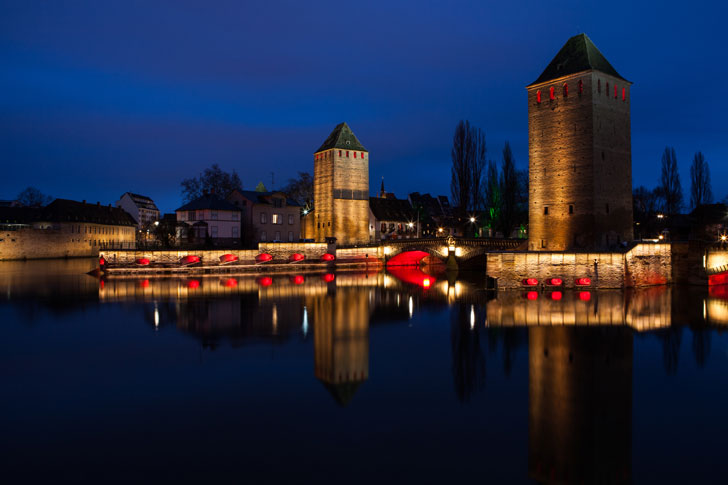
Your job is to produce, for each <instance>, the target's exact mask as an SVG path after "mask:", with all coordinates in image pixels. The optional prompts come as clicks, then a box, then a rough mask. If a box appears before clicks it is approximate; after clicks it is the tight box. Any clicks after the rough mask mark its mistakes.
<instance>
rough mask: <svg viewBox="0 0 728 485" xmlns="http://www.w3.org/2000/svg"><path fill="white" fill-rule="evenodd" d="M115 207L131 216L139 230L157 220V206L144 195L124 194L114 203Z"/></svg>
mask: <svg viewBox="0 0 728 485" xmlns="http://www.w3.org/2000/svg"><path fill="white" fill-rule="evenodd" d="M116 207H121V208H122V209H124V210H125V211H127V212H128V213H129V214H131V216H132V217H133V218H134V220H135V221H136V222H137V225H138V228H139V229H140V230H141V229H145V228H148V227H149V225H150V224H152V223H153V222H156V221H158V220H159V209H157V205H156V204H155V203H154V201H153V200H152V199H150V198H149V197H147V196H144V195H139V194H133V193H131V192H126V193H125V194H124V195H122V196H121V197H120V198H119V200H118V201H116Z"/></svg>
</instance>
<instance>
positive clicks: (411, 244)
mask: <svg viewBox="0 0 728 485" xmlns="http://www.w3.org/2000/svg"><path fill="white" fill-rule="evenodd" d="M525 243H526V240H525V239H502V238H454V237H452V236H451V237H447V238H442V237H438V238H426V239H395V240H389V241H382V243H381V246H382V248H383V249H384V257H385V260H386V262H387V266H411V265H417V264H419V263H420V262H421V261H422V260H423V259H424V258H426V257H427V256H434V257H436V258H438V259H440V260H442V261H448V264H451V262H455V264H457V263H460V262H464V261H468V260H471V259H473V258H476V257H478V256H484V255H485V254H487V253H489V252H492V251H515V250H517V249H519V248H521V246H523V245H525Z"/></svg>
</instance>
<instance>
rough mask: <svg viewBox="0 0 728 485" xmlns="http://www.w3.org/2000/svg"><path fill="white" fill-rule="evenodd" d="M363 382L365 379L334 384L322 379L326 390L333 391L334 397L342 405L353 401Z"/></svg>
mask: <svg viewBox="0 0 728 485" xmlns="http://www.w3.org/2000/svg"><path fill="white" fill-rule="evenodd" d="M362 382H364V381H352V382H342V383H339V384H332V383H329V382H324V381H321V383H322V384H323V385H324V387H325V388H326V390H328V391H329V392H330V393H331V395H332V396H333V398H334V399H335V400H336V402H337V403H338V404H339V406H341V407H346V406H347V405H348V404H349V403H350V402H351V400H352V399H353V398H354V394H356V390H357V389H359V386H361V384H362Z"/></svg>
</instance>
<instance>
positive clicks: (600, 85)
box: [597, 79, 602, 94]
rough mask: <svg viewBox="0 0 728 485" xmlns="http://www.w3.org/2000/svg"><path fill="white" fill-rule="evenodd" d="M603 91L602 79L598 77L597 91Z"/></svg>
mask: <svg viewBox="0 0 728 485" xmlns="http://www.w3.org/2000/svg"><path fill="white" fill-rule="evenodd" d="M601 92H602V80H601V79H597V93H600V94H601Z"/></svg>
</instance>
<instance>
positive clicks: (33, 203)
mask: <svg viewBox="0 0 728 485" xmlns="http://www.w3.org/2000/svg"><path fill="white" fill-rule="evenodd" d="M52 201H53V197H50V196H48V195H45V194H43V193H42V192H41V191H40V190H38V189H36V188H35V187H28V188H26V189H25V190H23V191H22V192H20V193H19V194H18V197H17V203H18V204H19V205H21V206H23V207H43V206H46V205H48V204H50V203H51V202H52Z"/></svg>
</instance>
